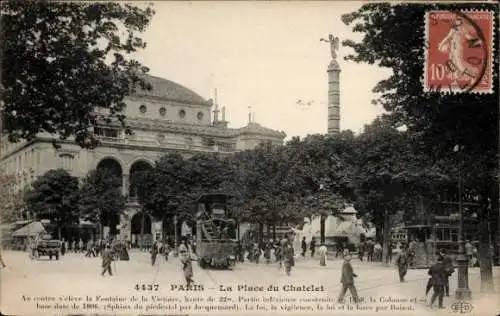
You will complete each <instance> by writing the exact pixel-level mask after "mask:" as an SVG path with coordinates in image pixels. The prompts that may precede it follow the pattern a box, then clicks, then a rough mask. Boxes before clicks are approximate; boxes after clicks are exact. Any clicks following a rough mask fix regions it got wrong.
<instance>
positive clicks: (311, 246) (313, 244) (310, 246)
mask: <svg viewBox="0 0 500 316" xmlns="http://www.w3.org/2000/svg"><path fill="white" fill-rule="evenodd" d="M309 250H311V258H314V252H315V251H316V237H313V238H312V239H311V243H310V244H309Z"/></svg>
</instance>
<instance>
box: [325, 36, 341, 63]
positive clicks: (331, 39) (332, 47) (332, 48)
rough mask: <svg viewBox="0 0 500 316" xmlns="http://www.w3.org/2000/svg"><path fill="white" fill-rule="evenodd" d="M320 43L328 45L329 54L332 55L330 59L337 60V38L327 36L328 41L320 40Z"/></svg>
mask: <svg viewBox="0 0 500 316" xmlns="http://www.w3.org/2000/svg"><path fill="white" fill-rule="evenodd" d="M320 41H322V42H327V43H330V52H331V54H332V59H337V51H338V50H339V42H340V41H339V38H338V37H335V36H333V35H332V34H330V35H328V39H327V40H326V39H324V38H322V39H320Z"/></svg>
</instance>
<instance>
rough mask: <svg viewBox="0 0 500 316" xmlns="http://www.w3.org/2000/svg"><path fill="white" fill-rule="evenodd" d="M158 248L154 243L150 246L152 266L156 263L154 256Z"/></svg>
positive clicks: (156, 243)
mask: <svg viewBox="0 0 500 316" xmlns="http://www.w3.org/2000/svg"><path fill="white" fill-rule="evenodd" d="M158 252H159V247H158V242H157V241H155V242H154V243H153V245H152V246H151V265H152V266H154V265H155V263H156V256H157V255H158Z"/></svg>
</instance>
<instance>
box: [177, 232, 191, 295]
mask: <svg viewBox="0 0 500 316" xmlns="http://www.w3.org/2000/svg"><path fill="white" fill-rule="evenodd" d="M186 243H187V240H186V239H184V240H183V241H182V243H181V245H180V246H179V258H180V260H181V264H182V271H183V272H184V277H185V278H186V283H187V286H188V287H189V286H190V285H191V284H193V283H194V281H193V265H192V262H191V256H190V254H189V251H188V247H187V246H186Z"/></svg>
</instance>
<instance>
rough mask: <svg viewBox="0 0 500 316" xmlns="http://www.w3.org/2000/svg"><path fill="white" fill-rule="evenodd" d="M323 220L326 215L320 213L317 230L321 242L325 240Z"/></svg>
mask: <svg viewBox="0 0 500 316" xmlns="http://www.w3.org/2000/svg"><path fill="white" fill-rule="evenodd" d="M325 221H326V216H325V215H321V219H320V223H319V230H320V242H321V243H322V244H323V243H324V242H325Z"/></svg>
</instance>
